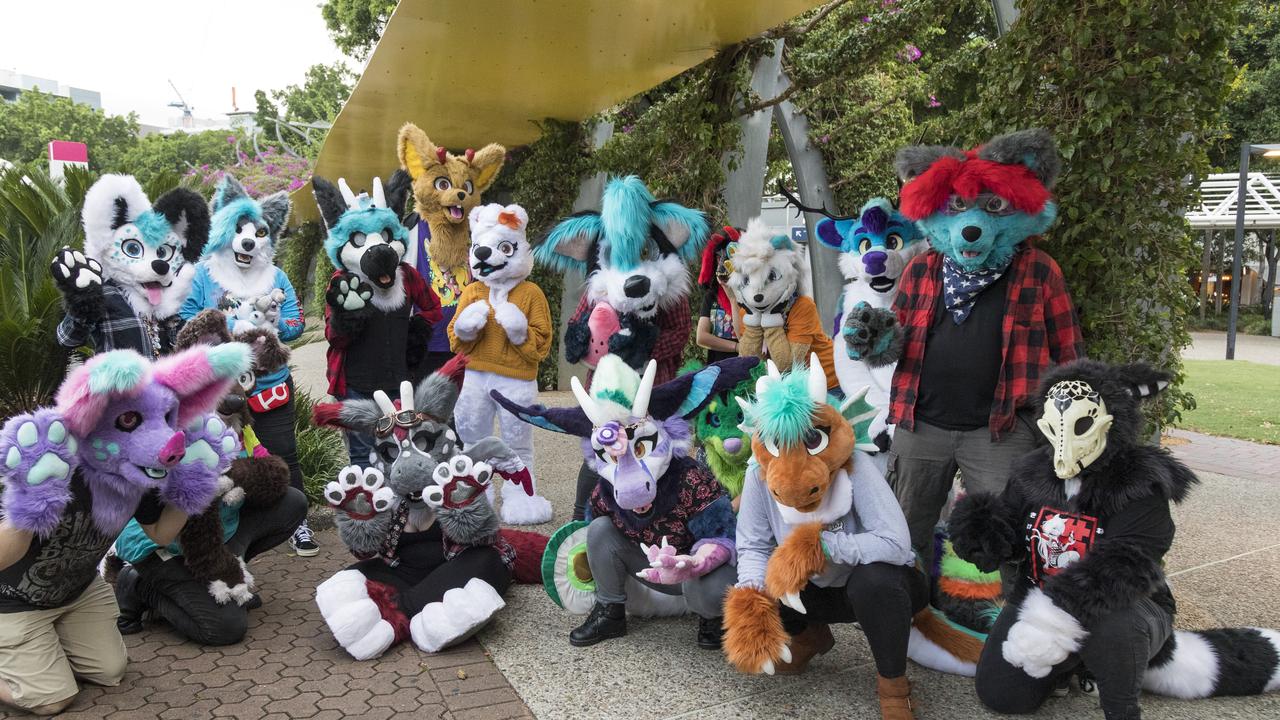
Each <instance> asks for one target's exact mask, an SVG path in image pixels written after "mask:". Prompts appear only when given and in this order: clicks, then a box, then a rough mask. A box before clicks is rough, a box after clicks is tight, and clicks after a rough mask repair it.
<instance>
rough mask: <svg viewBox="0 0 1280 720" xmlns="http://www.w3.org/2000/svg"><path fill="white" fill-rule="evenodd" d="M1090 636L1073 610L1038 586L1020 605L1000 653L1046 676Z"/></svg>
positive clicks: (1026, 669)
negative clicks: (1059, 605)
mask: <svg viewBox="0 0 1280 720" xmlns="http://www.w3.org/2000/svg"><path fill="white" fill-rule="evenodd" d="M1088 635H1089V633H1088V632H1086V631H1085V629H1084V628H1082V627H1080V623H1079V622H1078V621H1077V620H1076V619H1075V618H1074V617H1072V616H1071V614H1070V613H1068V612H1067V611H1066V610H1063V609H1062V608H1060V607H1058V606H1057V605H1054V604H1053V600H1051V599H1049V596H1048V595H1045V594H1044V592H1043V591H1042V590H1040V588H1035V589H1033V590H1032V591H1031V592H1030V593H1028V595H1027V598H1026V600H1024V601H1023V602H1022V606H1021V607H1019V608H1018V620H1017V622H1015V623H1014V624H1013V626H1012V627H1010V628H1009V636H1008V637H1007V638H1006V639H1005V641H1004V644H1003V645H1002V646H1001V647H1000V653H1001V654H1002V655H1003V656H1004V659H1005V660H1007V661H1009V664H1010V665H1014V666H1015V667H1019V668H1022V670H1023V671H1024V672H1025V673H1027V674H1028V675H1030V676H1031V677H1034V678H1042V677H1045V676H1047V675H1048V674H1049V671H1050V670H1052V669H1053V667H1054V666H1055V665H1057V664H1059V663H1061V662H1063V661H1064V660H1066V659H1067V657H1068V656H1070V655H1071V653H1073V652H1076V651H1078V650H1079V649H1080V643H1081V642H1083V641H1084V639H1085V638H1086V637H1087V636H1088Z"/></svg>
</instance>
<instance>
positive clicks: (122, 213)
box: [82, 175, 209, 318]
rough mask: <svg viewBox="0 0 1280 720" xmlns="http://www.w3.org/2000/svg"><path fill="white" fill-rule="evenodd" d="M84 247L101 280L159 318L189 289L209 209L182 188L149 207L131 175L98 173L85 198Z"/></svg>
mask: <svg viewBox="0 0 1280 720" xmlns="http://www.w3.org/2000/svg"><path fill="white" fill-rule="evenodd" d="M82 219H83V221H84V251H85V254H86V255H88V256H89V257H91V258H93V259H95V260H97V261H98V262H99V263H102V274H103V277H104V279H108V280H111V281H112V282H114V283H115V284H117V285H119V286H120V287H121V288H123V289H124V290H125V292H126V294H127V297H128V298H129V304H130V305H131V306H132V307H133V309H134V311H135V312H137V313H139V314H141V315H144V316H147V317H157V318H164V317H169V316H171V315H173V314H174V313H176V312H177V311H178V307H179V306H180V305H181V304H182V301H183V300H186V298H187V295H188V294H189V293H190V290H191V280H192V278H193V277H194V276H195V266H194V263H195V261H196V260H197V259H199V257H200V252H201V251H202V250H203V249H204V244H205V241H206V240H208V238H209V207H208V206H207V205H205V203H204V198H202V197H200V195H199V194H197V193H195V192H193V191H191V190H187V189H186V188H175V189H173V190H170V191H169V192H167V193H165V194H164V195H161V196H160V197H159V199H157V200H156V204H155V205H154V206H153V205H152V204H151V202H150V201H149V200H147V196H146V194H145V193H144V192H143V191H142V186H141V185H139V184H138V181H137V180H136V179H135V178H134V177H133V176H131V175H103V176H102V177H101V178H99V179H98V181H97V182H95V183H94V184H93V187H91V188H89V192H88V193H86V194H85V196H84V211H83V214H82Z"/></svg>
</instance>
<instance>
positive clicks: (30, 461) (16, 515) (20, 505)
mask: <svg viewBox="0 0 1280 720" xmlns="http://www.w3.org/2000/svg"><path fill="white" fill-rule="evenodd" d="M77 448H78V443H77V442H76V439H75V438H74V437H72V436H71V433H70V431H68V429H67V426H66V423H64V422H63V420H62V416H61V415H59V414H58V412H57V411H56V410H52V409H48V408H45V409H41V410H37V411H36V412H35V414H34V415H18V416H15V417H12V418H10V419H9V421H8V422H6V423H5V424H4V428H3V429H2V430H0V457H3V458H4V470H3V475H4V478H5V482H4V514H5V517H7V518H8V519H9V523H10V524H11V525H13V526H14V527H16V528H18V529H20V530H28V531H31V532H33V533H36V534H38V535H48V534H49V533H50V532H52V531H53V529H54V528H55V527H57V525H58V520H59V519H61V517H62V511H63V510H64V509H66V507H67V502H68V501H70V500H71V486H70V483H71V475H72V472H73V471H74V470H75V467H76V464H77V459H76V450H77Z"/></svg>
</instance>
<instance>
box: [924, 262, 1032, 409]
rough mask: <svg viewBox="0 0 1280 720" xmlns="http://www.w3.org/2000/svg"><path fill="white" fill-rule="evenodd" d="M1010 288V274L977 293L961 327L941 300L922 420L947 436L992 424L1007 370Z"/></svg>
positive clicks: (928, 352) (927, 358)
mask: <svg viewBox="0 0 1280 720" xmlns="http://www.w3.org/2000/svg"><path fill="white" fill-rule="evenodd" d="M938 272H942V270H941V269H939V270H938ZM1008 287H1009V273H1007V272H1006V273H1005V274H1004V275H1002V276H1000V279H998V280H996V281H995V282H994V283H992V284H991V285H989V286H988V287H987V288H986V289H985V290H983V291H982V292H980V293H978V299H977V300H975V301H974V304H973V307H972V308H971V309H970V311H969V317H968V318H966V319H965V321H964V322H963V323H961V324H959V325H957V324H956V323H955V320H953V319H952V318H951V314H950V313H948V312H947V309H946V303H945V302H944V301H943V299H942V298H941V297H939V298H938V299H937V303H936V304H937V307H935V308H934V313H933V324H932V325H931V326H930V327H929V334H928V335H927V336H926V338H925V345H924V365H923V367H922V368H921V371H920V391H919V397H918V399H917V400H916V419H917V420H920V421H922V422H926V423H928V424H930V425H934V426H936V427H940V428H943V429H944V430H977V429H978V428H983V427H986V426H987V424H988V423H989V422H990V418H991V402H992V401H993V400H994V399H995V395H996V383H997V382H999V380H1000V369H1001V367H1002V366H1003V364H1004V311H1005V305H1006V301H1007V299H1008V298H1007V295H1008Z"/></svg>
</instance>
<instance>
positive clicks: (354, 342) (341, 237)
mask: <svg viewBox="0 0 1280 720" xmlns="http://www.w3.org/2000/svg"><path fill="white" fill-rule="evenodd" d="M409 182H410V181H409V175H408V174H407V173H405V172H403V171H398V172H396V174H395V175H394V176H392V178H391V182H390V183H388V186H387V188H386V189H385V190H384V189H383V187H382V181H381V180H380V179H379V178H374V179H373V195H372V196H369V195H367V194H365V193H361V194H360V195H359V196H357V195H356V194H355V193H354V192H352V191H351V189H350V188H349V187H348V186H347V182H346V180H342V179H339V180H338V185H337V187H335V186H334V185H333V184H332V183H330V182H329V181H327V180H325V179H324V178H322V177H318V176H317V177H313V178H312V179H311V185H312V187H313V189H314V190H315V196H316V204H317V205H319V206H320V215H321V217H323V218H324V222H325V226H326V227H327V228H328V231H329V235H328V238H326V239H325V243H324V249H325V253H326V254H327V255H328V256H329V261H330V262H332V263H333V267H334V268H335V271H334V273H333V276H332V277H331V278H330V279H329V287H328V290H327V291H326V293H325V338H326V339H328V341H329V352H328V364H329V371H328V376H329V394H330V395H332V396H334V397H337V398H343V397H346V396H347V393H348V391H355V392H358V393H360V394H361V395H363V396H365V397H368V396H370V395H372V393H373V392H374V391H375V390H382V391H383V392H385V393H394V392H395V390H396V388H397V387H399V384H400V381H401V380H403V379H404V378H407V377H410V376H411V375H412V373H413V371H414V369H415V368H416V366H417V365H418V364H419V363H420V362H421V361H422V359H423V357H424V354H425V352H426V346H427V339H428V338H429V337H430V336H431V328H432V326H433V325H435V324H438V323H439V322H440V320H441V317H442V315H441V312H440V301H439V299H437V298H436V295H435V293H433V292H431V288H430V287H428V286H427V284H426V282H425V281H423V279H422V276H421V275H419V274H418V271H417V270H415V269H413V268H412V267H410V266H409V265H407V264H406V263H404V262H401V260H402V258H403V257H404V253H405V247H406V243H407V242H408V238H409V233H408V231H407V230H406V229H405V227H404V226H403V225H402V224H401V223H400V216H399V214H398V213H397V211H396V208H399V207H402V206H403V205H404V198H405V195H406V194H407V193H408V192H409ZM362 449H363V448H362ZM358 454H359V453H358V452H357V451H355V450H354V449H353V452H352V457H353V458H355V457H357V455H358Z"/></svg>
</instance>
